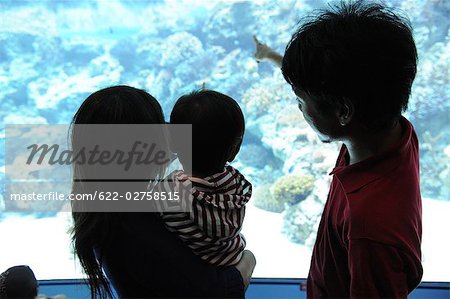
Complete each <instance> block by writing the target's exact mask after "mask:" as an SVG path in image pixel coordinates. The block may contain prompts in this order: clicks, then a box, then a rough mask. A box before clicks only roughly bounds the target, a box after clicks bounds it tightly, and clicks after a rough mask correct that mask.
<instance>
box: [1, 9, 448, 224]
mask: <svg viewBox="0 0 450 299" xmlns="http://www.w3.org/2000/svg"><path fill="white" fill-rule="evenodd" d="M326 2H327V1H316V0H303V1H295V0H286V1H275V0H274V1H265V2H262V3H263V4H258V3H256V1H255V2H252V1H242V2H234V1H223V2H219V1H206V0H205V1H194V0H192V1H163V0H160V1H138V0H135V1H112V0H97V1H50V0H46V1H31V0H30V1H24V0H22V1H14V0H10V1H6V0H2V1H0V20H1V26H0V108H1V109H0V131H1V134H0V136H1V138H2V142H1V143H0V149H1V150H0V166H2V167H3V166H4V163H5V162H4V161H5V159H4V144H3V141H4V136H3V135H4V133H3V131H4V125H5V124H20V123H26V124H32V123H48V124H58V123H69V122H70V120H71V118H72V117H73V114H74V113H75V111H76V110H77V108H78V107H79V105H80V104H81V102H82V101H83V100H84V99H85V98H86V97H87V96H88V95H89V94H90V93H91V92H93V91H95V90H98V89H100V88H104V87H107V86H110V85H115V84H127V85H132V86H135V87H138V88H143V89H146V90H147V91H148V92H149V93H151V94H152V95H153V96H155V97H156V98H157V99H158V100H159V101H160V103H161V105H162V107H163V110H164V112H165V114H166V116H167V115H168V114H169V113H170V109H171V108H172V106H173V104H174V102H175V101H176V99H177V98H178V97H179V96H181V95H183V94H184V93H187V92H190V91H192V90H194V89H199V88H200V87H201V86H202V84H203V83H204V84H205V85H206V87H207V88H209V89H216V90H218V91H220V92H223V93H226V94H229V95H230V96H232V97H233V98H235V99H236V100H237V101H238V102H239V103H240V104H241V106H242V109H243V111H244V113H245V117H246V122H247V132H246V135H245V139H244V143H243V146H242V149H241V153H240V154H239V156H238V158H237V160H236V161H235V165H236V166H237V167H239V169H241V170H242V171H243V172H244V173H245V174H247V175H248V176H249V178H250V179H251V180H252V182H253V184H254V186H256V187H258V186H267V185H269V186H270V185H272V184H273V183H274V182H275V181H276V179H277V178H279V177H281V176H283V175H286V174H296V173H301V174H305V175H309V176H312V177H315V178H317V180H325V178H326V177H327V171H326V169H323V168H317V167H316V164H318V163H315V162H314V163H311V161H312V160H313V158H314V159H319V160H318V161H319V162H322V161H326V159H325V158H326V157H327V156H329V155H331V156H334V155H337V152H336V151H332V150H331V149H330V148H327V151H324V152H322V153H321V155H319V158H317V155H316V156H314V154H313V153H314V152H316V151H318V150H320V149H321V148H322V145H320V144H318V143H317V142H311V137H310V136H309V135H308V133H304V132H303V131H302V132H303V133H301V132H300V133H299V132H298V131H297V130H296V128H299V127H300V128H303V129H304V125H305V124H304V121H302V119H299V117H300V116H299V115H300V112H299V111H297V110H296V108H295V106H296V105H295V96H294V95H293V93H292V92H291V90H290V88H289V86H287V84H286V83H285V82H284V80H283V79H282V77H281V75H280V72H279V70H278V69H276V67H274V66H273V65H271V64H269V63H260V64H257V63H256V62H255V61H254V59H253V58H252V55H253V51H254V45H253V41H252V35H253V34H256V35H257V36H258V38H259V40H261V41H262V42H265V43H267V44H269V45H270V46H271V47H273V48H274V49H276V50H278V51H280V52H281V53H282V51H283V49H284V48H285V45H286V43H287V42H288V41H289V39H290V36H291V34H292V32H293V30H294V29H295V27H296V24H297V22H298V20H299V19H300V17H301V16H303V15H305V14H307V13H309V12H311V11H312V10H313V9H316V8H323V7H324V6H325V3H326ZM386 2H387V3H388V4H390V5H393V6H395V7H396V8H399V9H401V10H402V11H403V12H405V13H406V14H407V15H408V16H409V17H410V19H411V23H412V25H413V28H414V33H415V39H416V43H417V47H418V51H419V67H418V74H417V77H416V80H415V82H414V86H413V90H412V95H411V99H410V104H409V110H408V111H407V113H406V116H407V117H408V118H409V119H410V120H411V121H412V122H413V124H414V125H415V127H416V130H417V133H418V136H419V139H420V142H421V156H420V159H421V175H422V178H421V183H422V186H421V187H422V193H423V195H424V197H428V198H433V199H438V200H445V201H449V200H450V122H449V108H450V101H449V99H450V89H449V88H448V86H449V83H450V82H449V81H450V76H449V72H448V66H449V63H450V45H449V33H448V32H449V25H450V21H449V18H448V12H449V9H450V8H449V2H448V1H430V0H417V1H412V0H390V1H386ZM286 134H288V135H289V134H291V135H292V136H291V135H289V136H288V137H292V138H291V139H289V138H287V140H288V141H284V142H285V144H282V146H279V142H282V141H278V140H279V139H278V138H281V137H283V136H284V137H285V136H286ZM296 134H299V135H298V136H297V135H296ZM280 140H281V139H280ZM323 148H325V146H323ZM308 149H309V151H308ZM296 153H298V154H299V156H298V157H297V156H295V154H296ZM293 157H297V158H295V159H293ZM320 159H322V160H320ZM324 159H325V160H324ZM314 161H316V160H314ZM327 163H328V164H330V162H329V161H328V162H327ZM328 164H327V165H328ZM325 166H326V165H325ZM330 166H331V164H330ZM0 181H2V184H1V187H0V191H1V188H3V183H4V175H3V172H1V173H0ZM1 200H2V197H1V196H0V201H1ZM1 207H2V204H1V203H0V211H1ZM36 216H37V217H46V216H48V215H47V214H45V213H44V214H40V215H36ZM1 217H2V216H0V220H1ZM0 224H1V223H0Z"/></svg>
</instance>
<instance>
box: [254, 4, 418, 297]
mask: <svg viewBox="0 0 450 299" xmlns="http://www.w3.org/2000/svg"><path fill="white" fill-rule="evenodd" d="M411 31H412V30H411V27H410V25H409V23H408V21H407V20H405V19H403V18H401V17H399V16H397V15H396V14H394V13H393V12H392V11H390V10H389V9H387V8H386V7H384V6H382V5H379V4H373V3H372V4H371V3H365V2H362V1H358V2H351V3H347V4H345V3H341V4H340V5H337V6H334V7H332V9H330V10H328V11H324V12H321V13H320V15H318V16H317V17H315V18H314V19H310V20H309V21H307V22H306V23H304V24H302V25H301V26H300V27H299V28H298V30H297V32H296V33H294V35H293V37H292V39H291V41H290V42H289V44H288V46H287V48H286V52H285V55H284V57H282V58H281V56H279V55H276V53H275V52H273V51H271V50H270V48H268V47H267V46H265V45H263V44H261V43H260V42H259V41H258V40H257V39H256V38H255V43H256V46H257V53H256V54H255V57H256V58H257V59H265V58H268V59H270V60H272V61H274V62H275V63H277V64H279V63H280V62H281V68H282V72H283V75H284V78H285V79H286V81H287V82H288V83H289V84H290V85H291V86H292V89H293V91H294V93H295V94H296V95H297V100H298V105H299V109H300V110H301V111H302V113H303V115H304V118H305V120H306V121H307V122H308V123H309V124H310V126H311V127H312V128H313V129H314V130H315V131H316V132H317V134H318V136H319V138H320V139H321V140H322V141H323V142H332V141H342V142H343V145H342V148H341V151H340V154H339V157H338V159H337V163H336V167H335V168H334V170H333V171H332V172H331V174H332V175H333V180H332V183H331V187H330V192H329V195H328V199H327V202H326V204H325V208H324V211H323V214H322V219H321V222H320V226H319V230H318V234H317V239H316V244H315V246H314V249H313V255H312V260H311V266H310V271H309V275H308V280H307V296H308V298H406V297H407V295H408V293H410V292H411V291H412V290H413V289H414V288H415V287H416V286H417V285H418V284H419V282H420V280H421V277H422V265H421V249H420V245H421V235H422V212H421V195H420V188H419V153H418V141H417V136H416V134H415V132H414V128H413V126H412V125H411V123H410V122H409V121H408V120H406V119H405V118H404V117H403V116H401V112H402V111H405V110H406V108H407V104H408V98H409V94H410V91H411V85H412V82H413V80H414V77H415V74H416V61H417V52H416V47H415V43H414V40H413V37H412V32H411ZM269 54H270V55H269Z"/></svg>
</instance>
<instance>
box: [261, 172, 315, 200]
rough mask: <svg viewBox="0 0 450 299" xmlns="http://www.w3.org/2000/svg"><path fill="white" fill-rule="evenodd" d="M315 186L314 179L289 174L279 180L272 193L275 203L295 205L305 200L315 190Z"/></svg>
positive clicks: (272, 188)
mask: <svg viewBox="0 0 450 299" xmlns="http://www.w3.org/2000/svg"><path fill="white" fill-rule="evenodd" d="M313 186H314V179H313V178H312V177H307V176H302V175H292V174H289V175H285V176H282V177H280V178H278V179H277V180H276V181H275V183H274V184H273V185H272V187H271V189H270V191H271V193H272V197H273V200H274V201H276V202H281V203H286V204H287V205H295V204H297V203H299V202H301V201H303V200H305V198H306V197H307V196H308V195H309V194H310V193H311V191H312V190H313Z"/></svg>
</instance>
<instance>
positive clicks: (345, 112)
mask: <svg viewBox="0 0 450 299" xmlns="http://www.w3.org/2000/svg"><path fill="white" fill-rule="evenodd" d="M354 113H355V105H354V104H353V102H352V101H351V100H350V99H349V98H347V97H343V98H341V100H340V101H338V103H337V109H336V116H337V118H338V121H339V124H340V125H341V126H343V127H345V126H347V125H348V124H349V123H350V122H351V121H352V119H353V115H354Z"/></svg>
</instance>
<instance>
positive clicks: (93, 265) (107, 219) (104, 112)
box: [71, 86, 165, 299]
mask: <svg viewBox="0 0 450 299" xmlns="http://www.w3.org/2000/svg"><path fill="white" fill-rule="evenodd" d="M164 123H165V121H164V116H163V112H162V109H161V106H160V105H159V103H158V101H157V100H156V99H155V98H154V97H152V96H151V95H150V94H148V93H147V92H145V91H143V90H140V89H136V88H133V87H129V86H113V87H108V88H105V89H102V90H99V91H97V92H94V93H93V94H91V95H90V96H89V97H88V98H87V99H86V100H85V101H84V102H83V103H82V104H81V106H80V108H79V109H78V111H77V112H76V113H75V116H74V117H73V120H72V125H76V124H164ZM71 131H72V146H74V144H73V143H75V142H76V141H75V140H74V138H73V134H74V129H73V126H72V130H71ZM78 170H79V169H77V166H74V175H77V178H80V177H79V175H80V174H82V172H80V171H78ZM163 171H164V170H161V172H163ZM77 186H78V185H77V184H75V183H74V184H73V187H72V192H73V193H74V194H77V193H80V192H82V191H81V190H80V189H79V187H77ZM121 215H122V213H117V212H116V213H111V212H103V213H100V212H95V213H94V212H73V213H72V216H73V221H74V226H73V228H72V242H73V246H74V249H75V253H76V255H77V256H78V259H79V260H80V264H81V266H82V267H83V270H84V271H85V273H86V274H87V276H88V278H89V280H88V283H89V287H90V292H91V298H102V299H103V298H109V297H113V295H112V290H111V288H110V286H109V283H108V281H107V279H106V277H105V275H104V273H103V270H102V260H101V256H102V255H101V254H100V256H96V254H95V252H94V249H96V250H99V252H100V253H101V252H102V251H103V249H104V248H108V244H109V242H110V241H111V239H112V237H113V235H114V231H115V229H116V228H117V227H118V226H120V224H121ZM98 259H99V260H98Z"/></svg>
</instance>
